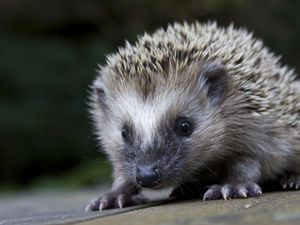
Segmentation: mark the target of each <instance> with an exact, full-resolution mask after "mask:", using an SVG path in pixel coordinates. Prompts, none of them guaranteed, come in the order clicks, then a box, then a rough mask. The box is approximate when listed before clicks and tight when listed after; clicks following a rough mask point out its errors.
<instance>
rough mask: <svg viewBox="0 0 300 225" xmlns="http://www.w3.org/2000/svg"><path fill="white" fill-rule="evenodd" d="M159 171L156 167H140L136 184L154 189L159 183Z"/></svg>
mask: <svg viewBox="0 0 300 225" xmlns="http://www.w3.org/2000/svg"><path fill="white" fill-rule="evenodd" d="M159 177H160V176H159V171H158V169H157V168H156V167H155V166H150V165H146V166H138V167H137V171H136V182H137V183H138V184H139V185H141V186H142V187H153V186H155V185H157V184H158V182H159Z"/></svg>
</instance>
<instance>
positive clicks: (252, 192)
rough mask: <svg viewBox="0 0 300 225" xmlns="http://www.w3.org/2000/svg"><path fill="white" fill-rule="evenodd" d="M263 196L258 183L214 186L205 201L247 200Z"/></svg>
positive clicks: (206, 195)
mask: <svg viewBox="0 0 300 225" xmlns="http://www.w3.org/2000/svg"><path fill="white" fill-rule="evenodd" d="M261 194H262V190H261V188H260V186H258V185H257V184H256V183H253V182H249V183H240V184H225V185H212V186H210V188H209V189H208V190H207V191H206V192H205V194H204V196H203V200H204V201H206V200H215V199H222V198H223V199H224V200H227V199H234V198H247V197H257V196H259V195H261Z"/></svg>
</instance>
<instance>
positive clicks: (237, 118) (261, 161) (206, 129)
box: [86, 22, 300, 211]
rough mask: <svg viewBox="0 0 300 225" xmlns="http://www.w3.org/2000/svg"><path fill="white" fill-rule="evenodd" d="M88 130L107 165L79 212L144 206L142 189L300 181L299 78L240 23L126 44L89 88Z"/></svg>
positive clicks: (245, 189) (224, 188) (171, 30)
mask: <svg viewBox="0 0 300 225" xmlns="http://www.w3.org/2000/svg"><path fill="white" fill-rule="evenodd" d="M91 89H92V90H91V96H90V97H91V101H90V102H91V104H90V113H91V116H92V121H93V124H94V126H95V130H96V137H97V140H98V141H99V143H100V144H101V146H102V149H103V150H104V152H105V153H106V154H107V155H108V157H109V159H110V161H111V163H112V166H113V178H114V180H113V184H112V189H111V191H110V192H109V193H107V194H105V195H103V196H100V197H99V198H97V199H96V200H93V201H91V202H90V204H88V206H87V207H86V210H87V211H89V210H104V209H111V208H122V207H127V206H132V205H138V204H144V203H147V202H148V201H149V200H148V199H147V198H146V197H145V196H144V195H143V193H142V190H143V189H144V188H148V189H153V190H162V189H165V188H171V189H172V193H171V195H170V196H171V197H173V198H177V199H181V198H187V197H195V198H196V197H199V198H201V197H202V198H203V200H214V199H225V200H226V199H233V198H247V197H256V196H259V195H261V194H262V188H261V187H262V185H263V184H265V183H268V182H269V181H275V182H277V183H278V184H279V186H280V185H281V186H282V187H283V188H288V189H299V187H300V116H299V115H300V82H299V81H298V80H297V79H296V74H295V72H294V70H292V69H289V68H288V67H287V66H284V65H282V63H281V62H280V57H279V56H276V55H275V54H274V53H272V52H271V51H270V50H269V49H268V48H267V47H265V46H264V44H263V42H262V41H261V40H259V39H256V38H254V37H253V34H252V33H250V32H248V31H247V30H246V29H244V28H236V27H235V26H234V25H229V26H228V27H220V26H218V25H217V23H216V22H207V23H199V22H194V23H186V22H184V23H174V24H171V25H168V26H167V27H166V28H160V29H158V30H156V31H155V32H154V33H153V34H151V35H150V34H148V33H145V34H143V35H142V36H139V37H138V39H137V41H136V42H135V44H130V43H129V42H126V44H125V45H124V47H120V48H119V49H118V51H117V52H116V53H114V54H111V55H108V56H107V60H106V63H105V65H103V66H100V68H99V70H98V73H97V77H96V79H95V81H94V83H93V85H92V88H91Z"/></svg>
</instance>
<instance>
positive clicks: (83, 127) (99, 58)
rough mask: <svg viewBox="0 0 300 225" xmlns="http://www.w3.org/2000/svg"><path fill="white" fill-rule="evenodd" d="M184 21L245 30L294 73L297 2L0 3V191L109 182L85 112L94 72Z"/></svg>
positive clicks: (299, 26)
mask: <svg viewBox="0 0 300 225" xmlns="http://www.w3.org/2000/svg"><path fill="white" fill-rule="evenodd" d="M184 20H186V21H194V20H199V21H207V20H217V21H218V23H219V24H221V25H228V24H230V23H231V22H234V24H236V25H237V26H243V27H247V28H248V29H250V30H252V31H254V33H255V36H258V37H259V38H262V39H263V40H264V41H265V43H266V44H267V45H268V46H269V47H271V49H272V50H273V51H275V52H276V53H278V54H282V55H284V57H283V60H284V63H287V64H289V65H291V66H292V67H294V68H296V71H300V63H299V58H300V42H299V40H300V1H298V0H286V1H280V0H253V1H250V0H249V1H247V0H227V1H225V0H186V1H181V0H173V1H172V0H164V1H158V0H151V1H147V0H111V1H109V0H108V1H97V0H85V1H84V0H52V1H42V0H14V1H1V2H0V184H1V185H2V186H3V185H5V184H6V185H25V184H27V185H28V184H30V183H33V184H36V185H39V186H51V184H53V185H57V186H62V185H67V186H80V185H93V184H95V183H97V182H100V181H104V182H107V181H109V180H110V179H109V174H110V171H111V170H110V167H109V164H108V163H107V162H105V161H103V160H99V161H98V159H99V158H101V159H102V157H103V155H102V154H100V153H98V152H97V148H96V145H97V143H96V142H95V141H94V138H93V135H92V127H91V125H90V121H89V119H88V112H87V103H86V102H87V99H88V98H87V92H88V86H89V85H90V84H91V82H92V80H93V78H94V76H95V74H96V72H95V69H96V68H97V64H98V63H100V64H101V63H104V60H105V57H104V56H105V54H107V53H110V52H113V51H115V50H116V49H117V47H118V46H120V45H123V44H124V40H125V39H127V40H129V41H131V42H133V41H134V40H135V38H136V35H137V34H142V33H143V32H145V31H147V32H151V31H153V30H154V29H156V28H157V27H160V26H166V25H167V24H168V23H171V22H174V21H184ZM101 177H107V179H105V180H103V179H102V180H101Z"/></svg>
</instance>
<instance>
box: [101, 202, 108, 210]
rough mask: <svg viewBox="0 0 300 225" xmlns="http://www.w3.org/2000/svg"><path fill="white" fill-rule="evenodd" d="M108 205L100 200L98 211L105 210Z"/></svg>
mask: <svg viewBox="0 0 300 225" xmlns="http://www.w3.org/2000/svg"><path fill="white" fill-rule="evenodd" d="M107 205H108V202H107V200H101V202H100V205H99V211H102V210H103V209H105V208H106V207H107Z"/></svg>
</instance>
